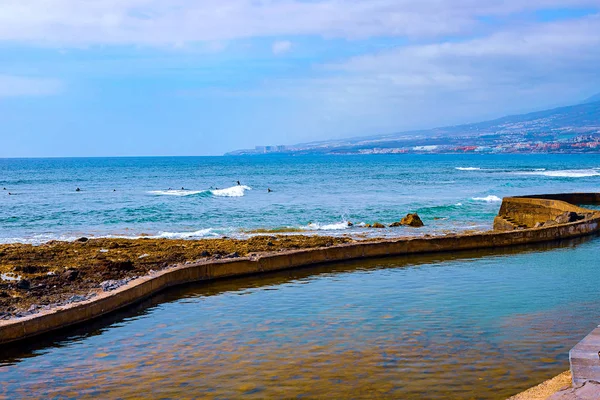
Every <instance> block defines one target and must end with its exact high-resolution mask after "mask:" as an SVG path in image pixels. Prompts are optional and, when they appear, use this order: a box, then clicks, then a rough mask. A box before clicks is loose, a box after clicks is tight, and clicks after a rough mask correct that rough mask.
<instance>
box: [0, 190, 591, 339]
mask: <svg viewBox="0 0 600 400" xmlns="http://www.w3.org/2000/svg"><path fill="white" fill-rule="evenodd" d="M539 201H546V200H545V199H537V200H536V201H527V202H521V201H519V200H518V199H517V198H510V201H508V202H507V204H510V207H513V206H514V207H515V209H517V208H519V207H522V209H524V210H530V209H532V210H538V211H536V212H539V210H546V209H548V210H562V209H566V208H572V207H575V206H573V205H569V204H567V203H565V204H567V205H562V204H559V203H563V202H562V201H558V203H557V202H556V201H553V202H551V203H539ZM531 204H534V205H535V207H533V208H530V206H531ZM540 205H542V206H540ZM504 206H505V204H504V203H503V207H504ZM505 208H506V207H505ZM582 210H585V209H582ZM545 212H546V211H542V212H540V215H546V214H543V213H545ZM551 212H555V211H548V213H551ZM585 212H586V213H588V215H590V217H589V218H587V219H585V220H581V221H577V222H573V223H569V224H564V225H555V226H550V227H545V228H537V229H526V230H516V231H508V232H486V233H480V234H456V235H446V236H441V237H424V238H412V239H390V240H382V241H377V242H358V243H348V244H342V245H338V246H332V247H325V248H317V249H307V250H292V251H285V252H280V253H275V254H268V255H263V256H259V257H243V258H238V259H233V260H211V261H205V262H198V263H192V264H185V265H178V266H175V267H173V268H170V269H166V270H163V271H160V272H157V273H155V274H153V275H150V276H145V277H141V278H138V279H136V280H134V281H131V282H130V283H128V284H127V285H125V286H122V287H120V288H119V289H117V290H114V291H111V292H105V293H101V294H99V295H98V296H97V297H94V298H92V299H90V300H88V301H84V302H81V303H75V304H71V305H68V306H64V307H60V308H57V309H54V310H50V311H45V312H42V313H39V314H35V315H32V316H28V317H25V318H20V319H14V320H8V321H0V344H3V343H8V342H12V341H16V340H21V339H25V338H29V337H32V336H35V335H39V334H42V333H46V332H50V331H52V330H56V329H60V328H63V327H66V326H69V325H73V324H77V323H81V322H85V321H88V320H90V319H92V318H97V317H99V316H102V315H104V314H106V313H109V312H112V311H115V310H118V309H120V308H123V307H125V306H128V305H130V304H132V303H134V302H137V301H139V300H142V299H144V298H146V297H148V296H151V295H153V294H155V293H157V292H159V291H161V290H164V289H166V288H168V287H171V286H175V285H179V284H183V283H188V282H197V281H205V280H212V279H220V278H227V277H234V276H244V275H251V274H258V273H263V272H268V271H278V270H284V269H289V268H296V267H303V266H309V265H315V264H322V263H329V262H336V261H346V260H354V259H363V258H378V257H388V256H402V255H409V254H421V253H436V252H450V251H459V250H474V249H484V248H495V247H506V246H513V245H522V244H528V243H539V242H547V241H552V240H557V239H569V238H575V237H579V236H584V235H589V234H592V233H595V232H598V231H600V213H599V212H594V211H591V210H585Z"/></svg>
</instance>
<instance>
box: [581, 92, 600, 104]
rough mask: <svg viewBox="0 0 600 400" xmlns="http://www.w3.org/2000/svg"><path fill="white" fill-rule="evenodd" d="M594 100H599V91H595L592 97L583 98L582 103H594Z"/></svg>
mask: <svg viewBox="0 0 600 400" xmlns="http://www.w3.org/2000/svg"><path fill="white" fill-rule="evenodd" d="M596 101H600V93H597V94H595V95H593V96H592V97H589V98H587V99H585V100H584V103H594V102H596Z"/></svg>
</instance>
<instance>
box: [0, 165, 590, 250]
mask: <svg viewBox="0 0 600 400" xmlns="http://www.w3.org/2000/svg"><path fill="white" fill-rule="evenodd" d="M598 168H600V162H599V160H598V156H597V155H547V154H538V155H536V154H532V155H381V156H299V157H277V156H272V157H268V156H267V157H259V156H257V157H170V158H169V157H163V158H161V157H155V158H153V157H146V158H81V159H0V189H2V188H4V187H6V188H7V190H6V191H4V190H0V243H4V242H15V241H25V242H33V243H38V242H43V241H48V240H52V239H63V240H64V239H75V238H77V237H81V236H88V237H90V236H107V235H118V236H128V237H136V236H139V235H141V234H144V235H150V236H157V237H174V238H177V237H182V238H200V237H215V236H222V235H227V236H242V237H243V236H247V235H246V234H247V233H248V232H249V231H253V230H257V229H259V230H260V229H263V230H264V229H278V230H280V231H281V230H287V231H292V230H296V231H301V232H308V233H311V234H314V233H316V232H321V233H325V234H333V235H340V234H355V235H363V234H365V235H377V236H381V235H396V236H398V235H400V236H402V235H409V234H412V235H415V234H417V235H418V234H423V233H431V232H432V231H433V232H441V231H444V230H464V229H478V230H485V229H488V228H490V227H491V223H492V220H493V218H494V215H495V214H496V213H497V212H498V207H499V205H500V198H501V197H503V196H510V195H519V194H521V195H522V194H535V193H548V192H561V191H574V190H578V191H594V190H597V189H598V184H599V183H600V169H598ZM237 180H239V181H240V183H242V185H240V186H238V185H236V181H237ZM244 185H247V186H244ZM76 187H80V188H81V189H82V191H81V192H75V188H76ZM182 187H183V188H185V190H181V188H182ZM211 187H212V189H211ZM216 187H218V188H220V189H218V190H217V189H215V188H216ZM249 188H252V190H250V189H249ZM267 188H271V189H272V190H273V191H272V192H271V193H268V192H267ZM9 192H10V193H13V194H14V195H11V196H9V195H8V193H9ZM415 211H417V212H419V214H420V215H421V217H422V218H423V219H424V221H425V224H426V227H425V228H424V229H422V230H419V231H415V230H414V229H410V228H396V229H389V230H387V229H382V230H376V231H374V230H368V229H364V228H360V227H359V225H360V223H361V222H362V223H373V222H376V221H377V222H381V223H384V224H390V223H392V222H395V221H398V220H400V219H401V218H402V217H403V216H404V215H406V213H408V212H415ZM348 220H349V221H352V222H353V223H354V224H355V225H354V227H353V228H349V227H348V224H347V221H348ZM345 222H346V223H345Z"/></svg>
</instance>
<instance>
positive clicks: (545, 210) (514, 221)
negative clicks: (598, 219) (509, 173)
mask: <svg viewBox="0 0 600 400" xmlns="http://www.w3.org/2000/svg"><path fill="white" fill-rule="evenodd" d="M575 204H600V195H598V194H597V193H567V194H548V195H536V196H527V197H505V198H504V199H503V200H502V206H500V212H499V213H498V217H496V219H495V221H494V229H496V230H513V229H515V228H518V227H526V228H532V227H534V226H535V225H536V224H537V223H540V222H541V223H544V222H547V221H550V220H554V219H555V218H556V217H558V216H560V215H561V214H564V213H565V212H576V213H578V214H589V213H594V212H595V211H593V210H588V209H585V208H582V207H579V206H576V205H575ZM506 223H508V224H506Z"/></svg>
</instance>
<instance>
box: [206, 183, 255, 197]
mask: <svg viewBox="0 0 600 400" xmlns="http://www.w3.org/2000/svg"><path fill="white" fill-rule="evenodd" d="M246 190H252V188H251V187H250V186H246V185H237V186H232V187H229V188H226V189H214V190H211V191H210V192H211V193H212V194H213V196H217V197H242V196H243V195H244V192H246Z"/></svg>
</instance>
